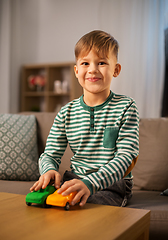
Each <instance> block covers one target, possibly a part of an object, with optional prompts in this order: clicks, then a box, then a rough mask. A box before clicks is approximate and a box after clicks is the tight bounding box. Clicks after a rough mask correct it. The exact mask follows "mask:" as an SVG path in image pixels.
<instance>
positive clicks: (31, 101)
mask: <svg viewBox="0 0 168 240" xmlns="http://www.w3.org/2000/svg"><path fill="white" fill-rule="evenodd" d="M81 95H82V87H81V86H80V85H79V83H78V80H77V78H76V77H75V74H74V63H57V64H36V65H25V66H23V68H22V77H21V111H41V112H54V111H58V110H59V109H60V108H61V106H63V105H65V104H66V103H68V102H69V101H71V100H73V99H75V98H78V97H80V96H81Z"/></svg>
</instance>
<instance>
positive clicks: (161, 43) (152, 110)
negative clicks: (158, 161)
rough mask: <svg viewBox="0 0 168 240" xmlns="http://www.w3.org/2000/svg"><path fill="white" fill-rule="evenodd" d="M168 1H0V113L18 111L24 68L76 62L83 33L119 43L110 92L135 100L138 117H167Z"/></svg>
mask: <svg viewBox="0 0 168 240" xmlns="http://www.w3.org/2000/svg"><path fill="white" fill-rule="evenodd" d="M167 28H168V0H85V1H83V0H0V113H17V112H19V111H20V108H19V106H20V101H21V100H20V94H21V93H20V81H21V80H20V74H21V67H22V66H23V65H24V64H42V63H57V62H62V63H63V62H73V61H75V58H74V46H75V44H76V42H77V41H78V40H79V38H80V37H81V36H82V35H84V34H85V33H87V32H89V31H92V30H95V29H101V30H104V31H106V32H108V33H110V34H111V35H113V36H114V37H115V38H116V39H117V40H118V42H119V45H120V51H119V62H120V64H121V65H122V71H121V74H120V76H119V77H117V78H114V79H113V80H112V84H111V90H112V91H114V92H115V93H120V94H125V95H128V96H131V97H133V98H134V99H135V101H136V103H137V106H138V109H139V113H140V117H141V118H142V117H143V118H144V117H145V118H147V117H150V118H157V117H160V116H168V111H167V109H168V92H167V83H168V79H167V78H168V77H167V75H166V64H167V63H166V61H168V60H167V59H168V56H167V55H168V53H167V52H168V51H167V45H166V43H167V44H168V42H167V40H166V39H167V37H166V36H167V35H168V34H167Z"/></svg>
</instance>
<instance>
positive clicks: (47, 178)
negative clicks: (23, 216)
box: [30, 170, 61, 191]
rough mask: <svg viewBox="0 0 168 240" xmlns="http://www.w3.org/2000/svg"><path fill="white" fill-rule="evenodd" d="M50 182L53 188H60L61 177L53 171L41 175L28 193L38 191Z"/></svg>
mask: <svg viewBox="0 0 168 240" xmlns="http://www.w3.org/2000/svg"><path fill="white" fill-rule="evenodd" d="M51 181H53V182H54V186H55V188H59V187H60V181H61V175H60V174H59V173H58V172H57V171H55V170H50V171H48V172H46V173H44V174H43V175H41V177H40V178H39V180H38V181H37V182H35V184H34V185H33V186H32V187H31V188H30V191H33V190H35V191H38V190H39V189H41V188H42V189H44V188H46V187H47V186H48V184H49V183H50V182H51Z"/></svg>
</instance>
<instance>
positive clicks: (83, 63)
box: [81, 62, 89, 66]
mask: <svg viewBox="0 0 168 240" xmlns="http://www.w3.org/2000/svg"><path fill="white" fill-rule="evenodd" d="M81 65H84V66H87V65H89V63H88V62H82V63H81Z"/></svg>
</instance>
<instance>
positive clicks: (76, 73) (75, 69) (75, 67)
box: [74, 65, 78, 78]
mask: <svg viewBox="0 0 168 240" xmlns="http://www.w3.org/2000/svg"><path fill="white" fill-rule="evenodd" d="M74 72H75V76H76V77H77V78H78V68H77V65H75V66H74Z"/></svg>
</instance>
